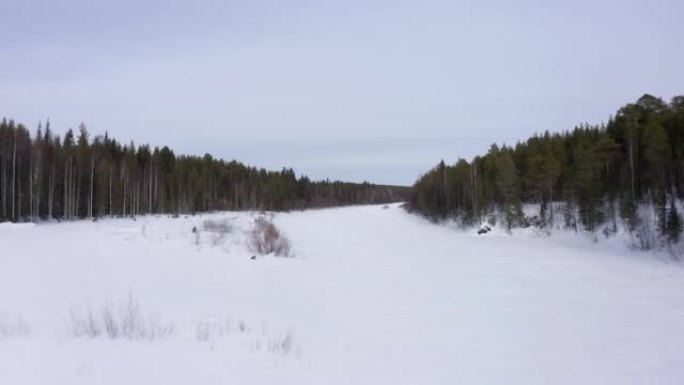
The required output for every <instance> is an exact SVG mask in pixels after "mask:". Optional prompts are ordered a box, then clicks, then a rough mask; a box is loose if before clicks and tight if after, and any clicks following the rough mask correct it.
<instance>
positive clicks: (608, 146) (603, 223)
mask: <svg viewBox="0 0 684 385" xmlns="http://www.w3.org/2000/svg"><path fill="white" fill-rule="evenodd" d="M682 199H684V96H676V97H674V98H672V100H671V101H670V102H669V103H666V102H665V101H663V100H662V99H660V98H657V97H654V96H651V95H644V96H642V97H641V98H639V99H638V100H637V101H636V102H635V103H630V104H627V105H625V106H623V107H622V108H620V109H619V110H618V111H617V113H616V114H615V116H614V117H611V118H610V119H609V120H608V122H607V123H605V124H601V125H587V124H584V125H580V126H578V127H575V128H574V129H573V130H572V131H566V132H562V133H549V132H548V131H547V132H544V133H543V134H537V135H534V136H532V137H531V138H529V139H527V141H524V142H519V143H517V144H516V145H515V146H507V145H501V146H498V145H496V144H494V145H492V146H491V148H490V149H489V151H488V152H487V153H486V154H485V155H482V156H476V157H475V158H474V159H472V160H471V161H470V162H469V161H467V160H465V159H458V161H457V162H456V163H455V164H453V165H447V164H445V163H444V161H442V162H440V163H439V164H438V165H437V166H436V167H435V168H433V169H432V170H430V171H429V172H427V173H426V174H424V175H423V176H422V177H421V178H420V179H419V180H418V181H417V182H416V183H415V185H414V187H413V191H412V194H411V198H410V208H411V209H412V210H415V211H417V212H419V213H422V214H424V215H426V216H428V217H431V218H434V219H440V218H441V219H454V220H456V221H457V222H459V223H461V224H462V225H464V226H472V225H478V224H480V223H483V222H484V221H486V220H489V221H496V220H498V221H499V222H500V223H502V224H503V225H505V226H506V228H507V229H511V228H513V227H527V226H536V227H538V228H550V227H552V226H553V225H554V224H555V225H556V226H562V227H564V228H570V229H574V230H585V231H589V232H598V231H601V232H603V233H605V235H606V236H608V235H610V234H611V233H615V232H617V231H618V230H619V229H622V228H624V229H626V230H627V231H629V232H631V233H632V234H633V235H634V236H635V238H636V239H637V240H638V241H637V245H638V246H639V247H641V248H650V247H654V246H656V244H657V243H658V242H663V243H666V244H674V243H677V242H678V241H679V237H680V234H681V232H682V219H681V217H680V214H679V212H678V208H677V206H678V203H679V202H680V200H682ZM530 204H534V207H535V212H534V213H533V214H531V213H530V212H529V210H524V208H525V207H526V206H528V207H529V206H532V205H530ZM526 214H527V215H526Z"/></svg>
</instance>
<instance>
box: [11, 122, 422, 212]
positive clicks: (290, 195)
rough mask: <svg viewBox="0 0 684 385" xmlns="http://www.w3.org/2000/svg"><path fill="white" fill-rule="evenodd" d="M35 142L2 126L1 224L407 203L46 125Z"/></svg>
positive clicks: (17, 128) (391, 189) (379, 191)
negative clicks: (55, 131)
mask: <svg viewBox="0 0 684 385" xmlns="http://www.w3.org/2000/svg"><path fill="white" fill-rule="evenodd" d="M41 128H42V127H41V126H39V129H38V131H37V133H36V135H35V137H34V138H31V135H30V133H29V131H28V130H26V128H24V127H23V126H21V125H17V124H15V123H14V122H13V121H7V120H6V119H3V121H2V122H1V123H0V221H5V220H11V221H24V220H34V219H38V218H43V219H47V218H56V219H65V220H70V219H75V218H86V217H99V216H105V215H111V216H129V215H139V214H146V213H195V212H199V211H208V210H245V209H251V210H293V209H305V208H311V207H327V206H338V205H349V204H369V203H387V202H396V201H404V200H406V198H407V197H408V193H409V188H408V187H397V186H377V185H373V184H370V183H344V182H338V181H335V182H331V181H328V180H325V181H316V182H312V181H310V180H309V179H308V178H307V177H306V176H301V177H299V178H298V177H297V176H296V175H295V172H294V171H293V170H292V169H287V168H284V169H282V170H281V171H267V170H264V169H257V168H254V167H250V166H247V165H244V164H242V163H240V162H237V161H235V160H233V161H230V162H226V161H224V160H221V159H215V158H213V157H212V156H211V155H209V154H206V155H204V156H202V157H197V156H183V155H180V156H178V155H176V154H174V152H173V151H172V150H171V149H169V148H168V147H162V148H161V149H160V148H154V149H153V148H151V147H150V146H149V145H140V146H136V145H135V144H134V143H130V144H127V145H126V144H122V143H119V142H117V141H116V140H114V139H112V138H110V137H109V135H108V134H105V135H104V136H95V137H94V138H93V137H92V136H91V135H90V134H89V132H88V130H87V129H86V127H85V125H83V124H81V125H80V126H79V130H78V137H76V136H75V135H74V132H73V131H72V130H71V129H69V130H68V131H67V132H66V134H65V136H64V139H63V140H60V138H59V137H55V136H53V134H52V131H51V128H50V124H49V123H47V124H46V125H45V132H44V134H43V132H42V130H41Z"/></svg>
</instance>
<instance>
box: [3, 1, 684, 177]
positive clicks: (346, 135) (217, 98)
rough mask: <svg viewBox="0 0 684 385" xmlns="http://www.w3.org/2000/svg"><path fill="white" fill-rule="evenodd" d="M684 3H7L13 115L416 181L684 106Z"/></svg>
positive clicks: (264, 162) (252, 159) (191, 149)
mask: <svg viewBox="0 0 684 385" xmlns="http://www.w3.org/2000/svg"><path fill="white" fill-rule="evenodd" d="M682 14H684V3H682V2H681V1H680V0H653V1H643V0H640V1H633V0H624V1H612V0H611V1H605V0H577V1H548V0H547V1H537V0H518V1H515V2H512V1H490V0H483V1H456V0H454V1H433V0H424V1H403V0H393V1H386V0H380V1H371V0H369V1H360V0H331V1H323V0H318V1H314V0H311V1H305V0H292V1H283V0H280V1H278V0H252V1H231V0H224V1H199V0H195V1H178V0H159V1H134V0H118V1H109V0H102V1H91V0H62V1H59V2H57V1H51V0H50V1H32V0H0V117H7V118H11V119H14V120H15V121H17V122H21V123H23V124H24V125H26V126H27V127H29V128H32V129H35V128H36V127H37V126H38V123H39V122H41V121H42V122H43V123H44V122H45V120H46V119H48V118H49V120H50V123H51V127H52V129H53V130H55V131H56V132H57V133H62V134H63V133H64V132H65V131H66V130H67V129H68V128H74V129H75V128H77V127H78V125H79V123H80V122H84V123H85V125H86V127H87V128H88V130H89V132H90V133H91V135H100V134H104V132H107V133H109V135H110V136H111V137H114V138H116V139H117V140H119V141H122V142H130V141H134V142H135V143H138V144H143V143H149V144H151V145H153V146H164V145H168V146H169V147H171V148H172V149H173V150H174V151H175V152H176V153H177V154H181V153H182V154H197V155H203V154H205V153H210V154H212V155H213V156H214V157H218V158H223V159H226V160H232V159H237V160H239V161H242V162H245V163H248V164H250V165H253V166H257V167H264V168H268V169H274V170H279V169H282V168H283V167H291V168H294V170H295V171H296V172H297V174H298V175H302V174H305V175H308V176H309V177H311V178H313V179H325V178H330V179H339V180H345V181H352V182H361V181H370V182H374V183H383V184H397V185H410V184H412V183H413V182H414V181H415V180H416V179H417V178H418V177H419V176H420V175H421V174H422V173H423V172H425V171H427V170H428V169H429V168H431V167H433V166H434V165H436V164H437V163H438V162H439V161H440V160H441V159H444V160H445V161H446V162H447V163H454V162H455V161H456V160H457V159H458V158H465V159H471V158H472V157H473V156H475V155H477V154H483V153H485V152H486V151H487V149H488V148H489V146H490V144H492V143H494V142H496V143H504V142H505V143H509V144H511V143H515V142H517V141H520V140H525V139H526V138H527V137H529V136H530V135H532V134H533V133H537V132H543V131H545V130H549V131H563V130H568V129H572V128H573V127H574V126H575V125H577V124H580V123H585V122H588V123H592V124H598V123H601V122H605V121H606V120H607V119H608V117H609V115H610V114H614V113H615V111H617V109H618V108H619V107H621V106H622V105H624V104H626V103H629V102H633V101H635V100H636V99H638V98H639V97H640V96H641V95H642V94H644V93H650V94H653V95H655V96H659V97H662V98H664V99H665V100H669V99H670V98H671V97H672V96H674V95H680V94H684V75H683V74H682V72H683V71H682V68H684V50H683V49H682V47H684V23H681V15H682Z"/></svg>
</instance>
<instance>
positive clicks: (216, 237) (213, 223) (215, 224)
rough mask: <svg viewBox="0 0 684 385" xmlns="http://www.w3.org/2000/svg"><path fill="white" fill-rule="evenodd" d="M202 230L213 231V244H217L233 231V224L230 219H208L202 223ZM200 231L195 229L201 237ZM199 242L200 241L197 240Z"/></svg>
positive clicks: (196, 233)
mask: <svg viewBox="0 0 684 385" xmlns="http://www.w3.org/2000/svg"><path fill="white" fill-rule="evenodd" d="M202 230H204V231H206V232H209V233H212V234H213V236H212V244H213V245H214V246H217V245H219V244H221V243H223V241H224V240H225V238H226V235H227V234H230V233H231V232H233V225H231V224H230V221H229V220H228V219H222V220H218V219H207V220H205V221H204V222H203V223H202ZM198 234H199V231H195V235H196V236H197V237H199V235H198ZM197 243H199V241H197Z"/></svg>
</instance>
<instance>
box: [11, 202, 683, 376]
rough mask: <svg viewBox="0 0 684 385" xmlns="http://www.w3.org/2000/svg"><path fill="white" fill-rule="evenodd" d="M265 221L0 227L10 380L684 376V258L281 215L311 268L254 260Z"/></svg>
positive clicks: (362, 216) (371, 214) (581, 243)
mask: <svg viewBox="0 0 684 385" xmlns="http://www.w3.org/2000/svg"><path fill="white" fill-rule="evenodd" d="M258 215H259V214H257V213H215V214H210V215H203V216H188V217H185V216H181V217H180V218H170V217H168V216H147V217H141V218H138V219H137V220H132V219H111V220H100V221H97V222H92V221H79V222H73V223H49V224H39V225H36V226H25V225H7V224H3V225H1V226H0V244H1V245H2V254H0V384H47V383H50V384H93V383H97V384H122V383H131V384H152V383H164V384H188V383H197V384H211V383H217V384H224V383H240V384H265V383H285V384H350V383H355V384H417V383H426V384H454V383H463V384H512V383H515V384H577V383H582V384H610V383H615V384H626V383H630V384H655V383H657V384H680V383H682V382H683V381H684V367H683V366H682V365H681V357H680V355H681V351H682V346H684V328H682V325H684V270H682V266H681V265H680V264H677V263H672V262H667V261H666V260H664V259H658V258H655V257H654V256H653V255H652V254H648V253H642V252H636V251H631V250H629V249H628V248H626V247H625V246H623V245H622V246H621V245H620V244H621V243H620V242H614V243H610V242H598V243H595V242H593V241H592V240H591V239H589V238H587V237H584V236H578V235H575V234H570V233H558V234H554V236H552V237H545V236H539V235H538V234H535V233H533V232H529V231H527V232H525V231H522V230H521V231H519V232H514V234H513V235H512V236H511V235H508V234H506V233H505V232H503V231H500V230H498V229H496V228H495V229H494V230H493V231H492V232H491V233H488V234H486V235H480V236H478V235H476V234H475V232H474V231H468V232H464V231H456V230H454V229H452V228H449V227H448V226H438V225H434V224H431V223H429V222H427V221H425V220H423V219H421V218H419V217H417V216H413V215H411V214H408V213H406V212H404V210H402V209H401V208H400V207H399V206H398V205H391V206H390V209H383V208H382V206H362V207H351V208H340V209H327V210H316V211H306V212H295V213H289V214H277V215H275V216H274V217H273V221H274V222H275V224H276V225H277V226H278V227H279V228H280V229H281V230H282V231H283V233H284V234H285V235H286V236H287V237H288V238H289V240H290V241H291V244H292V251H293V254H295V256H294V257H293V258H280V257H274V256H259V257H258V258H257V259H256V260H251V259H250V257H251V256H252V255H253V253H252V252H251V251H250V250H248V248H247V247H246V244H247V242H246V239H247V236H248V232H249V231H250V229H251V226H253V223H254V219H255V218H256V217H257V216H258ZM207 219H214V220H219V221H224V220H225V221H227V222H228V223H230V224H231V227H232V230H231V231H230V233H229V234H223V235H222V234H220V233H214V232H211V231H205V230H203V229H202V224H203V223H204V221H205V220H207ZM193 227H195V228H196V229H198V230H199V236H198V235H197V233H193V231H192V229H193ZM130 309H136V310H134V311H128V313H127V310H130ZM88 314H91V315H92V317H93V320H94V321H93V322H94V323H95V326H100V327H101V330H100V332H101V333H100V334H99V335H98V336H94V337H90V336H87V335H83V333H81V335H76V334H79V333H75V330H76V329H77V328H75V327H74V325H75V324H76V323H77V322H75V321H74V320H76V321H84V320H87V319H88ZM106 314H108V315H109V316H111V317H112V319H113V320H114V322H115V324H116V325H118V326H119V327H120V328H123V325H126V324H128V325H134V327H133V330H134V331H135V333H132V334H131V336H130V337H125V336H123V335H121V334H120V335H119V336H118V337H117V338H110V337H109V336H108V335H107V333H106V331H104V327H105V322H104V320H105V315H106ZM126 314H129V315H130V314H133V316H132V317H128V318H126V317H127V316H126ZM127 319H128V320H130V319H134V322H129V323H126V320H127ZM121 330H123V329H121ZM136 333H137V334H136Z"/></svg>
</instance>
